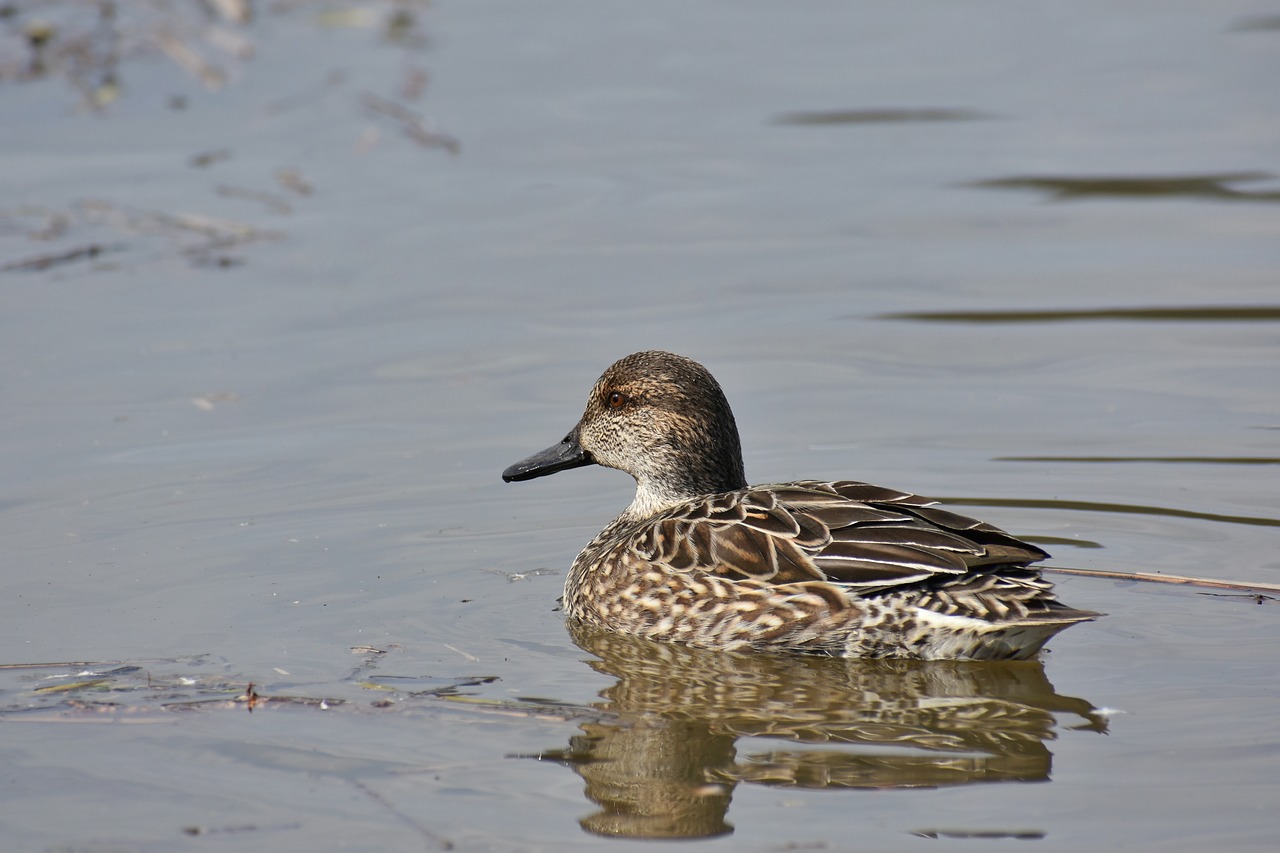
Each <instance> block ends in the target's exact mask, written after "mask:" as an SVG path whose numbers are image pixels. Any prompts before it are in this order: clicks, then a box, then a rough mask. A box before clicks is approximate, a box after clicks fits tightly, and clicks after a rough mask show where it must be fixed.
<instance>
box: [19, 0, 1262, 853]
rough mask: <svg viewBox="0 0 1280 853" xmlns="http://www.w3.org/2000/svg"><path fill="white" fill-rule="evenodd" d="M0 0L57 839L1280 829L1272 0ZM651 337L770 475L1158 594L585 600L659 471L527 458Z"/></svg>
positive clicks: (497, 843) (1221, 845)
mask: <svg viewBox="0 0 1280 853" xmlns="http://www.w3.org/2000/svg"><path fill="white" fill-rule="evenodd" d="M241 8H252V11H253V12H254V14H253V16H252V19H251V20H248V21H240V20H238V19H237V16H236V12H237V10H239V9H241ZM206 9H215V10H218V9H220V10H222V11H221V12H216V11H215V12H208V11H205V10H206ZM0 25H2V26H3V27H4V28H5V29H4V30H3V35H0V102H2V103H3V105H4V114H5V116H6V119H5V120H4V121H3V122H0V151H3V153H4V155H5V156H4V157H3V158H0V182H2V185H3V186H4V188H5V189H4V193H3V198H0V366H2V367H0V371H2V372H0V376H2V377H3V388H4V394H5V403H6V405H5V407H4V411H5V415H6V417H5V418H4V423H5V438H6V440H5V445H4V450H3V453H4V463H5V464H4V465H3V466H2V467H0V487H2V488H0V494H2V495H3V497H0V533H2V534H3V538H4V541H5V543H6V549H5V557H4V560H3V563H2V568H0V595H2V597H3V601H4V604H3V611H2V612H3V620H0V649H2V650H3V654H2V655H0V665H3V666H2V667H0V767H3V768H4V781H5V783H6V786H5V788H6V795H5V797H4V798H3V799H0V825H2V826H3V832H4V836H5V838H6V842H7V844H9V845H11V846H13V847H14V848H15V849H113V850H115V849H126V850H134V849H138V850H141V849H164V850H168V849H183V848H185V847H192V848H194V847H197V846H199V847H201V848H202V849H203V848H205V847H207V846H208V844H209V843H211V842H212V843H217V844H220V845H225V846H228V847H230V846H236V847H245V848H255V849H261V848H266V847H270V848H271V849H279V850H293V849H298V850H302V849H307V850H314V849H336V848H341V847H347V848H357V849H404V848H414V847H421V848H427V849H445V848H448V847H450V846H452V847H454V848H456V849H483V850H489V849H492V850H508V849H520V850H530V849H532V850H565V849H599V848H601V847H603V846H617V845H618V844H620V843H622V842H608V841H605V840H604V839H605V838H607V837H613V836H628V837H639V838H650V839H655V838H664V839H665V838H671V837H684V838H698V839H702V840H700V841H698V842H697V843H698V845H699V846H700V847H706V848H708V849H713V848H720V849H734V850H737V849H747V850H778V849H832V850H834V849H847V848H851V847H865V848H868V849H886V850H891V849H903V850H906V849H919V848H923V847H926V846H928V847H931V848H936V847H937V846H938V845H939V844H945V845H957V844H958V845H961V846H965V847H966V849H967V848H969V847H979V846H985V845H986V844H988V843H1001V844H1003V843H1013V842H1012V839H1022V840H1024V841H1028V842H1030V841H1032V840H1034V844H1035V845H1036V849H1046V848H1050V849H1062V850H1080V849H1107V848H1111V847H1119V846H1122V845H1123V846H1125V847H1127V848H1129V849H1139V850H1142V849H1160V850H1204V849H1231V850H1246V849H1268V850H1269V849H1272V848H1273V847H1274V846H1275V844H1276V843H1277V842H1280V828H1277V825H1276V823H1275V821H1274V820H1273V818H1272V812H1273V811H1274V801H1275V799H1276V796H1277V794H1278V793H1280V748H1278V742H1277V736H1276V727H1275V717H1276V714H1275V708H1276V700H1277V688H1276V677H1275V676H1276V669H1275V660H1276V657H1277V653H1278V652H1280V625H1278V623H1277V617H1276V614H1277V612H1280V611H1277V610H1276V606H1275V603H1276V598H1277V597H1280V593H1278V592H1276V591H1275V589H1274V587H1275V586H1276V585H1277V584H1280V558H1278V557H1277V549H1276V541H1277V538H1276V537H1277V533H1278V531H1277V529H1276V528H1277V527H1280V511H1278V510H1277V507H1278V506H1280V489H1278V488H1277V477H1276V473H1277V468H1276V466H1277V464H1278V463H1277V460H1278V459H1280V450H1278V449H1277V440H1278V437H1280V414H1278V413H1277V411H1278V409H1277V401H1278V400H1280V371H1277V369H1276V365H1277V363H1280V358H1278V357H1280V334H1278V333H1277V326H1276V323H1277V321H1278V320H1280V293H1278V291H1277V277H1276V271H1277V267H1278V265H1280V249H1278V248H1277V247H1280V239H1278V238H1280V219H1278V218H1277V210H1278V208H1277V206H1276V205H1277V198H1278V196H1277V187H1280V183H1277V179H1276V178H1275V177H1273V175H1272V173H1273V172H1276V171H1280V166H1278V165H1277V163H1276V159H1277V149H1276V146H1275V138H1276V134H1275V124H1276V122H1275V102H1274V96H1273V89H1274V86H1273V85H1272V82H1271V81H1272V80H1273V79H1274V78H1275V72H1276V70H1277V68H1276V60H1275V57H1276V55H1277V54H1276V46H1277V38H1280V30H1277V28H1276V27H1275V26H1274V13H1273V10H1271V9H1269V8H1267V7H1265V6H1263V5H1260V4H1258V3H1256V2H1224V3H1213V4H1205V3H1192V2H1171V3H1161V4H1155V5H1149V6H1144V5H1141V4H1139V5H1134V4H1128V5H1122V6H1117V5H1116V4H1111V3H1105V4H1104V3H1083V4H1071V5H1069V6H1060V7H1054V6H1050V7H1037V6H1028V5H1027V4H1020V3H1009V2H982V3H977V4H965V5H963V6H954V7H952V6H949V5H946V4H929V3H905V4H896V5H890V6H884V7H881V6H870V5H853V4H843V5H839V4H837V5H827V6H814V7H812V8H800V7H795V6H788V5H785V4H766V3H735V4H728V3H704V4H697V5H695V6H689V5H688V4H680V3H667V2H659V3H656V4H653V3H650V4H646V5H644V6H642V7H637V6H634V5H624V4H616V3H596V4H582V3H576V4H575V3H559V2H554V3H550V4H536V5H529V4H516V3H489V4H475V3H468V4H463V3H439V4H434V5H432V6H431V7H430V8H428V7H427V6H426V5H425V4H420V3H412V2H411V3H400V4H392V3H378V2H371V3H368V4H364V5H360V4H333V5H330V6H324V7H319V6H316V5H313V4H306V3H293V4H289V3H286V4H277V5H272V6H267V5H262V4H259V5H256V6H253V7H242V6H241V5H240V4H238V3H237V2H235V0H225V2H219V3H213V4H208V5H207V6H205V5H201V4H197V3H195V2H191V3H186V2H182V0H170V2H159V3H147V4H142V3H119V4H117V5H116V6H115V7H114V14H113V15H107V16H103V15H100V14H99V12H98V8H97V7H94V6H92V5H82V4H71V3H60V2H49V3H41V4H38V5H33V6H27V5H24V4H19V5H18V6H15V7H14V11H13V13H12V14H9V15H8V16H7V17H5V18H4V19H3V20H0ZM33 45H35V46H36V48H35V50H36V53H35V54H33V52H32V51H33V47H32V46H33ZM653 347H661V348H666V349H671V350H674V351H677V352H681V353H684V354H687V355H690V356H692V357H694V358H697V359H698V360H700V361H702V362H703V363H704V364H706V365H707V366H708V367H709V368H710V369H711V370H712V371H713V372H714V373H715V375H716V376H717V377H718V378H719V380H720V381H721V384H722V385H723V386H724V387H725V389H726V392H727V393H728V395H729V398H730V401H731V402H732V403H733V405H734V409H735V412H736V415H737V419H738V422H739V425H740V427H741V428H742V431H743V444H744V448H745V451H746V455H747V466H748V476H749V478H750V479H752V480H754V481H758V482H764V481H777V480H786V479H793V478H799V477H837V476H839V477H850V478H857V479H865V480H868V481H871V482H876V483H881V484H883V485H886V486H891V487H896V488H901V489H906V490H910V491H913V492H917V493H920V494H927V495H933V496H936V497H939V498H941V499H943V500H945V501H947V502H948V503H949V504H951V505H954V506H956V507H957V508H960V510H961V511H962V512H966V513H971V514H976V515H979V516H981V517H983V518H986V519H989V520H991V521H993V522H995V523H997V524H999V525H1000V526H1002V527H1004V528H1006V529H1008V530H1010V531H1011V532H1013V533H1015V534H1017V535H1020V536H1024V537H1026V538H1028V539H1030V540H1032V541H1035V542H1038V543H1040V544H1042V545H1044V547H1046V548H1047V549H1048V550H1050V551H1052V552H1053V554H1054V557H1055V559H1054V560H1052V561H1051V562H1050V565H1051V566H1053V567H1056V568H1059V569H1068V570H1073V571H1076V572H1083V573H1086V574H1069V573H1066V572H1063V573H1060V574H1057V575H1055V580H1056V581H1057V582H1058V583H1059V585H1060V588H1061V592H1062V598H1063V599H1064V600H1065V601H1067V602H1068V603H1070V604H1071V605H1073V606H1076V607H1081V608H1088V609H1092V610H1099V611H1104V612H1106V613H1108V614H1109V616H1108V617H1107V618H1105V619H1103V620H1101V621H1098V622H1096V623H1091V624H1088V625H1082V626H1077V627H1074V628H1072V629H1070V630H1069V631H1067V632H1065V633H1064V634H1062V635H1060V636H1059V637H1057V638H1055V640H1054V641H1053V642H1052V644H1051V651H1050V652H1049V653H1046V654H1044V655H1042V659H1041V660H1040V661H1038V662H1029V663H1026V664H1018V665H1015V664H1009V665H992V664H981V665H973V664H969V665H958V664H947V663H939V664H885V663H877V662H856V661H855V662H840V661H825V660H823V661H819V660H790V659H785V658H783V659H779V658H769V657H737V656H730V655H718V654H711V653H705V652H695V651H689V650H684V649H675V648H666V647H661V646H652V645H649V644H645V643H639V642H634V641H628V640H624V639H621V638H618V637H612V636H607V635H606V636H600V635H592V634H581V633H572V632H570V631H569V630H566V626H565V625H564V623H563V621H562V619H561V617H560V615H559V614H558V613H557V612H556V611H555V609H554V608H555V600H556V598H557V596H558V595H559V591H560V585H561V583H562V582H563V573H564V571H565V569H566V568H567V566H568V564H569V562H570V560H571V559H572V557H573V555H574V554H575V553H576V552H577V550H578V548H580V547H581V545H582V544H583V543H584V542H586V541H587V540H588V539H589V538H590V537H591V535H592V534H593V533H594V532H595V531H597V530H598V529H599V528H600V527H601V526H603V524H604V523H606V522H607V521H608V520H609V519H610V518H611V517H612V516H613V514H614V513H616V511H617V510H618V509H619V508H621V507H622V506H623V505H625V503H626V502H627V501H628V500H629V487H630V481H629V480H628V479H627V478H626V477H625V476H624V475H621V474H618V473H617V472H611V471H605V470H603V469H587V470H582V471H572V472H566V473H563V474H560V475H558V476H556V477H552V478H548V479H545V480H539V481H537V482H535V483H528V484H518V485H504V484H502V483H501V482H500V481H499V477H498V475H499V473H500V472H501V470H502V469H503V468H504V467H505V466H506V465H508V464H510V463H511V462H514V461H515V460H517V459H519V458H522V457H523V456H525V455H527V454H528V453H530V452H532V451H534V450H537V449H539V448H541V447H544V446H546V445H547V444H549V443H551V442H552V441H554V440H556V439H557V438H559V437H560V436H562V435H563V434H564V432H565V431H566V430H567V429H568V428H569V427H570V426H571V425H572V424H573V423H574V421H575V420H576V419H577V417H578V415H579V413H580V411H581V406H582V402H583V399H584V397H585V394H586V391H587V389H588V388H589V386H590V383H591V382H592V381H593V380H594V379H595V377H596V376H597V375H598V374H599V372H600V371H601V370H602V369H603V368H604V367H605V366H607V365H608V364H609V363H610V362H611V361H613V360H614V359H615V358H617V357H619V356H621V355H624V354H626V353H628V352H631V351H634V350H638V349H644V348H653ZM1090 572H1091V573H1094V574H1093V575H1092V576H1091V575H1089V574H1087V573H1090ZM1135 574H1145V575H1158V576H1161V577H1168V576H1178V577H1183V578H1196V579H1203V580H1208V581H1216V582H1218V583H1219V585H1218V586H1188V585H1174V584H1161V583H1154V582H1145V581H1136V580H1132V579H1129V578H1130V576H1132V575H1135ZM1032 783H1035V784H1032ZM994 839H1010V841H1008V842H1005V841H1000V842H996V841H994ZM988 840H989V841H988ZM625 846H628V847H637V846H644V845H643V844H640V845H637V844H636V843H635V842H631V843H628V844H626V845H625ZM654 846H657V845H656V843H655V845H654Z"/></svg>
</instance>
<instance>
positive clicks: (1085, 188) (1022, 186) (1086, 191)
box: [961, 172, 1280, 201]
mask: <svg viewBox="0 0 1280 853" xmlns="http://www.w3.org/2000/svg"><path fill="white" fill-rule="evenodd" d="M1273 177H1275V176H1274V175H1272V174H1271V173H1269V172H1221V173H1214V174H1204V175H1152V176H1147V177H1138V176H1128V175H1117V176H1107V175H1091V176H1079V177H1066V176H1060V175H1020V176H1015V177H1011V178H992V179H990V180H983V181H972V182H969V183H965V184H961V186H966V187H981V188H984V189H1011V190H1039V191H1041V192H1045V193H1048V194H1049V197H1050V200H1052V201H1071V200H1074V199H1080V198H1168V197H1180V198H1207V199H1215V200H1218V201H1280V190H1261V191H1257V192H1248V191H1245V190H1238V189H1235V188H1233V187H1231V186H1228V185H1229V184H1237V183H1246V182H1250V181H1265V180H1269V179H1271V178H1273Z"/></svg>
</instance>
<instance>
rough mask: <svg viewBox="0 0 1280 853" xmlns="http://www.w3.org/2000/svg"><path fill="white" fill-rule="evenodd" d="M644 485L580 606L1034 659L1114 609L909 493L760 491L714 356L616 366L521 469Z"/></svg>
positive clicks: (765, 645)
mask: <svg viewBox="0 0 1280 853" xmlns="http://www.w3.org/2000/svg"><path fill="white" fill-rule="evenodd" d="M593 463H594V464H600V465H605V466H607V467H610V468H618V469H620V470H623V471H626V472H627V473H629V474H631V475H632V476H633V477H634V478H635V479H636V497H635V499H634V500H633V501H632V503H631V505H630V506H628V507H627V509H626V510H624V511H623V513H622V514H621V515H619V516H618V517H617V518H616V519H614V520H613V522H611V523H610V524H609V525H608V526H607V527H605V529H604V530H602V531H601V532H600V534H599V535H597V536H596V537H595V538H594V539H592V540H591V542H589V543H588V544H587V546H586V547H585V548H584V549H583V550H582V552H581V553H580V554H579V555H578V557H577V559H575V560H574V562H573V566H572V567H571V568H570V570H569V575H568V577H567V579H566V581H565V590H564V608H565V611H566V612H567V613H568V614H569V616H570V617H572V618H574V619H578V620H581V621H583V622H586V623H590V624H595V625H599V626H601V627H603V628H606V629H609V630H613V631H618V632H620V633H624V634H634V635H638V636H643V637H649V638H651V639H656V640H667V641H674V642H680V643H687V644H689V645H693V646H703V647H709V648H718V649H726V650H743V649H760V650H775V651H792V652H811V653H821V654H830V655H838V656H852V657H879V658H926V659H932V658H958V659H1020V658H1026V657H1030V656H1032V655H1034V654H1035V653H1036V652H1037V651H1038V650H1039V649H1040V647H1041V646H1043V645H1044V643H1045V641H1046V640H1048V639H1049V638H1050V637H1051V636H1053V635H1054V634H1056V633H1057V632H1058V631H1061V630H1062V629H1063V628H1065V627H1067V626H1068V625H1071V624H1073V623H1076V622H1083V621H1087V620H1090V619H1093V618H1095V617H1097V615H1098V614H1096V613H1092V612H1089V611H1084V610H1073V609H1071V608H1068V607H1066V606H1065V605H1062V604H1060V603H1059V602H1058V601H1057V599H1056V598H1055V597H1054V595H1053V593H1052V592H1051V590H1050V584H1049V583H1048V582H1046V581H1045V580H1043V579H1042V578H1041V577H1040V574H1039V572H1037V571H1036V570H1035V569H1034V568H1033V567H1030V566H1029V565H1028V564H1029V563H1032V562H1035V561H1037V560H1041V559H1044V558H1045V557H1047V556H1048V555H1047V554H1046V553H1045V552H1044V551H1042V550H1040V549H1039V548H1037V547H1035V546H1034V545H1030V544H1028V543H1026V542H1021V541H1019V540H1017V539H1014V538H1013V537H1012V536H1009V535H1008V534H1007V533H1005V532H1004V531H1002V530H1000V529H998V528H996V527H993V526H991V525H989V524H984V523H982V522H979V521H976V520H974V519H971V518H966V517H965V516H962V515H957V514H956V513H953V512H949V511H947V510H944V509H940V508H938V507H937V506H936V504H935V502H933V501H929V500H926V499H923V498H920V497H917V496H915V495H911V494H907V493H905V492H898V491H894V490H892V489H885V488H882V487H880V486H872V485H869V484H867V483H858V482H852V481H835V482H820V481H816V480H804V481H800V482H794V483H777V484H773V485H762V486H751V487H749V486H747V484H746V480H745V477H744V476H743V468H742V452H741V448H740V444H739V439H738V430H737V426H736V424H735V422H734V419H733V413H732V411H731V410H730V408H729V404H728V402H727V401H726V399H725V397H724V393H723V392H722V391H721V390H720V386H719V384H717V382H716V381H715V379H714V378H713V377H712V376H711V374H710V373H708V372H707V370H706V369H705V368H703V367H702V365H700V364H698V363H697V362H695V361H692V360H690V359H687V358H684V357H682V356H678V355H673V354H671V353H664V352H642V353H636V354H634V355H630V356H627V357H626V358H624V359H622V360H620V361H618V362H616V363H615V364H614V365H613V366H611V367H610V368H609V369H608V370H606V371H605V373H604V375H603V376H601V377H600V380H599V381H598V382H597V383H596V385H595V387H594V388H593V389H592V391H591V395H590V396H589V397H588V399H587V406H586V411H585V412H584V414H583V416H582V420H581V421H579V423H578V425H577V426H576V427H574V429H573V431H572V432H570V433H569V435H567V436H566V437H565V439H564V440H563V441H561V442H560V443H559V444H557V445H555V446H553V447H550V448H548V449H547V450H545V451H543V452H541V453H538V454H535V455H534V456H531V457H529V458H528V459H526V460H524V461H522V462H518V463H516V464H515V465H513V466H511V467H510V468H508V469H507V470H506V471H505V472H504V473H503V479H505V480H507V481H512V480H526V479H532V478H533V477H539V476H543V475H545V474H550V473H554V472H556V471H560V470H564V469H565V468H571V467H577V466H580V465H588V464H593Z"/></svg>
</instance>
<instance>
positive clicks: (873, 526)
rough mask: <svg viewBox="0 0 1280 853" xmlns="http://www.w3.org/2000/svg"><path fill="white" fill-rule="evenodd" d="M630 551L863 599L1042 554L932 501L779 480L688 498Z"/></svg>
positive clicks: (685, 568) (687, 567)
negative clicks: (854, 592)
mask: <svg viewBox="0 0 1280 853" xmlns="http://www.w3.org/2000/svg"><path fill="white" fill-rule="evenodd" d="M631 548H632V550H633V553H634V555H635V556H637V557H639V558H641V559H642V560H645V561H647V562H650V563H655V564H659V565H662V566H664V567H667V568H669V569H671V570H674V571H677V572H695V571H702V572H707V573H710V574H714V575H717V576H720V577H724V578H727V579H730V580H744V579H751V580H755V581H759V582H763V583H768V584H771V585H780V584H792V583H803V582H806V581H822V582H827V583H834V584H839V585H842V586H846V587H851V588H857V589H858V590H859V591H862V592H870V591H874V590H882V589H887V588H891V587H897V586H902V585H906V584H916V583H922V582H926V581H930V580H935V579H936V580H941V581H944V582H948V583H949V582H951V581H954V580H958V579H960V578H962V577H964V576H966V575H970V574H972V573H975V572H979V573H980V574H983V575H987V574H991V572H990V570H989V567H1006V566H1007V567H1009V568H1010V569H1013V568H1015V567H1021V566H1025V565H1027V564H1028V563H1031V562H1034V561H1036V560H1041V559H1044V558H1045V557H1047V556H1048V554H1046V553H1045V552H1044V551H1042V550H1041V549H1039V548H1037V547H1035V546H1034V545H1030V544H1028V543H1026V542H1022V541H1019V540H1018V539H1015V538H1014V537H1012V536H1010V535H1009V534H1007V533H1005V532H1004V531H1003V530H1000V529H999V528H997V527H994V526H992V525H990V524H986V523H984V522H981V521H978V520H976V519H972V518H968V517H966V516H963V515H959V514H957V513H953V512H950V511H948V510H944V509H940V508H938V507H937V505H936V502H935V501H931V500H928V499H927V498H921V497H919V496H917V495H912V494H908V493H906V492H899V491H895V490H893V489H886V488H883V487H881V486H873V485H870V484H868V483H858V482H852V481H840V482H832V483H827V482H819V481H801V482H796V483H782V484H777V485H768V486H758V487H754V488H750V489H744V490H740V491H734V492H726V493H724V494H720V495H714V496H712V497H709V498H705V499H700V500H696V501H690V502H689V503H686V504H682V505H680V506H679V507H676V508H673V509H672V510H669V511H668V512H667V513H666V514H664V515H663V516H660V517H659V518H657V519H654V520H653V521H652V522H651V523H650V524H648V525H646V527H645V529H644V531H643V533H641V534H640V535H639V536H638V537H637V538H636V539H635V540H634V541H633V542H632V543H631ZM984 568H986V569H988V570H987V571H981V570H983V569H984Z"/></svg>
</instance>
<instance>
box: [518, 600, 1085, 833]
mask: <svg viewBox="0 0 1280 853" xmlns="http://www.w3.org/2000/svg"><path fill="white" fill-rule="evenodd" d="M571 630H572V632H573V635H574V641H575V642H576V643H577V644H578V645H579V646H581V647H582V648H583V649H584V650H586V651H588V652H590V653H591V654H593V655H595V656H596V657H597V658H598V660H597V661H594V662H592V664H591V665H592V666H593V667H594V668H595V669H596V670H598V671H600V672H603V673H607V674H608V675H611V676H613V677H615V678H616V679H617V683H616V684H614V685H613V686H612V687H610V688H608V689H607V690H605V691H603V693H602V694H601V697H602V701H601V702H599V703H596V706H595V707H596V709H597V710H598V711H600V712H601V714H600V717H598V718H596V719H594V720H592V721H591V722H586V723H583V724H582V726H581V728H582V734H580V735H577V736H575V737H573V738H572V739H571V740H570V744H569V747H568V748H567V749H563V750H555V751H551V752H547V753H543V754H542V755H541V756H539V757H540V758H542V759H544V760H555V761H559V762H561V763H564V764H566V765H569V766H571V767H572V768H573V769H574V770H575V771H576V772H577V773H578V774H579V775H580V776H582V778H583V780H584V781H585V782H586V794H587V797H588V798H589V799H590V800H591V801H592V802H594V803H596V804H597V805H599V806H600V810H599V811H597V812H595V813H594V814H592V815H590V816H588V817H586V818H584V819H583V820H582V826H583V828H584V829H586V830H587V831H589V832H592V833H596V834H599V835H607V836H622V837H631V838H706V837H711V836H715V835H723V834H726V833H729V832H732V831H733V828H732V826H731V825H730V824H729V823H727V822H726V820H725V815H726V813H727V811H728V808H729V803H730V801H731V799H732V796H733V791H734V788H735V787H736V786H737V785H738V784H739V783H744V782H745V783H756V784H762V785H775V786H789V787H799V788H907V787H929V788H934V787H940V786H943V785H965V784H971V783H975V782H1004V781H1020V782H1035V781H1044V780H1047V779H1048V778H1049V772H1050V768H1051V764H1052V754H1051V753H1050V752H1049V749H1048V747H1047V746H1046V742H1047V741H1049V740H1052V739H1053V738H1054V737H1055V729H1056V728H1057V727H1058V723H1057V720H1056V716H1055V715H1058V714H1067V715H1073V716H1074V718H1075V719H1074V721H1072V722H1071V723H1064V725H1067V726H1068V727H1070V728H1082V729H1089V730H1092V731H1097V732H1101V731H1104V730H1105V721H1104V720H1103V718H1102V717H1101V716H1100V715H1098V713H1097V712H1096V710H1095V709H1094V708H1093V706H1092V705H1090V704H1089V703H1088V702H1086V701H1084V700H1082V699H1072V698H1070V697H1065V696H1059V695H1058V694H1056V693H1055V692H1054V690H1053V686H1052V685H1051V684H1050V683H1049V681H1048V679H1046V678H1045V674H1044V667H1043V666H1042V665H1041V664H1040V663H1039V662H1037V661H1022V662H1014V663H992V662H956V661H923V662H922V661H877V660H849V659H836V658H819V657H790V656H770V655H760V654H756V655H737V654H730V653H725V652H715V651H704V650H700V649H692V648H688V647H684V646H678V645H670V644H665V643H655V642H652V641H648V640H642V639H637V638H633V637H626V636H621V635H618V634H613V633H609V632H604V631H600V630H597V629H592V628H589V627H586V626H582V625H574V626H571Z"/></svg>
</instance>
